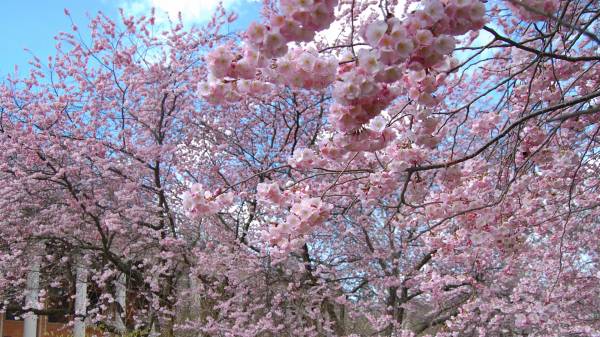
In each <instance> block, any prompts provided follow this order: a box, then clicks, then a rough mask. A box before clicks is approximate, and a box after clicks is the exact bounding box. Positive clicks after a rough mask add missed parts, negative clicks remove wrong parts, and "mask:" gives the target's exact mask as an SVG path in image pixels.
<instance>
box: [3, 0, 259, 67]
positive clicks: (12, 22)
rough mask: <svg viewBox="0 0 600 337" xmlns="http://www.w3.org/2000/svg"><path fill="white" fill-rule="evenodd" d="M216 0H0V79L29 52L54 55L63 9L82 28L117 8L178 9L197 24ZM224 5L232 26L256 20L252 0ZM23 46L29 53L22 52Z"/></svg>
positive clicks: (228, 0) (66, 26) (165, 12)
mask: <svg viewBox="0 0 600 337" xmlns="http://www.w3.org/2000/svg"><path fill="white" fill-rule="evenodd" d="M217 2H218V0H0V37H1V38H2V45H3V46H2V49H1V51H0V78H4V77H5V76H6V74H8V73H12V72H13V69H14V65H18V66H19V73H20V74H21V75H23V74H24V72H25V71H26V70H27V69H28V60H29V59H30V58H31V53H32V54H34V55H35V56H37V57H39V58H40V59H42V60H44V59H46V57H47V56H48V55H53V54H54V45H55V40H54V36H55V35H56V34H57V33H58V32H61V31H69V30H70V27H71V22H70V20H69V18H67V17H66V16H65V14H64V9H65V8H67V9H69V11H70V12H71V16H72V17H73V20H74V21H75V23H76V24H77V25H78V26H79V27H81V28H83V27H85V26H86V25H87V22H88V14H89V15H92V16H93V15H95V13H96V12H98V11H103V12H104V13H105V14H106V15H108V16H109V17H112V18H114V19H117V18H118V17H119V14H118V8H119V7H122V8H124V9H125V10H126V12H128V13H130V14H133V15H136V14H141V13H147V12H148V11H149V10H150V8H152V7H155V8H156V9H157V13H159V15H161V17H159V21H160V20H161V18H162V20H163V21H166V18H167V17H168V16H171V17H176V16H177V13H178V12H179V11H181V12H182V13H183V14H184V15H183V18H184V22H185V23H186V24H198V23H202V22H203V21H205V20H206V19H207V18H208V17H210V13H211V12H212V9H214V7H215V6H216V3H217ZM224 3H225V6H226V7H227V8H229V9H232V10H235V11H236V12H237V13H238V14H239V17H240V19H238V23H237V24H235V25H234V27H233V28H232V29H239V28H240V27H245V26H246V25H247V24H248V23H249V22H250V21H252V20H258V12H259V6H260V3H259V2H257V1H256V0H224ZM25 48H27V49H29V50H31V53H29V52H26V51H24V49H25Z"/></svg>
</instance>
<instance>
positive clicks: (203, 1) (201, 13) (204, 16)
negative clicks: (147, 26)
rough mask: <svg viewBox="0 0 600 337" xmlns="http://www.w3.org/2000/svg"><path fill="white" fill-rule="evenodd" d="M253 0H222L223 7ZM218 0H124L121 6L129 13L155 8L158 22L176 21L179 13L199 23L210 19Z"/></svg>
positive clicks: (188, 19)
mask: <svg viewBox="0 0 600 337" xmlns="http://www.w3.org/2000/svg"><path fill="white" fill-rule="evenodd" d="M252 1H254V0H250V1H248V0H223V4H224V6H225V8H228V9H231V8H232V7H234V6H237V5H240V4H243V3H247V2H252ZM218 4H219V0H125V1H123V2H122V3H121V7H123V9H124V10H125V12H126V13H128V14H131V15H140V14H147V13H149V12H150V10H151V9H152V8H155V9H156V18H157V21H159V22H165V21H167V20H168V19H171V20H173V21H177V18H178V15H179V13H181V16H182V18H183V21H184V22H185V23H200V22H204V21H207V20H209V19H210V17H211V15H212V14H213V12H214V10H215V8H217V5H218Z"/></svg>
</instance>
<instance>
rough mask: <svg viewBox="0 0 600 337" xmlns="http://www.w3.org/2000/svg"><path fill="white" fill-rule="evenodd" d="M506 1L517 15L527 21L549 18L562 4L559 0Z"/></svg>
mask: <svg viewBox="0 0 600 337" xmlns="http://www.w3.org/2000/svg"><path fill="white" fill-rule="evenodd" d="M506 3H507V5H508V7H509V8H510V9H511V10H512V11H513V13H515V15H516V16H517V17H519V18H521V19H522V20H526V21H542V20H547V19H548V18H549V17H550V16H551V15H552V14H553V13H554V12H556V11H557V10H558V7H559V6H560V3H559V1H557V0H527V1H524V0H516V1H507V2H506Z"/></svg>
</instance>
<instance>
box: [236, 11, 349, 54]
mask: <svg viewBox="0 0 600 337" xmlns="http://www.w3.org/2000/svg"><path fill="white" fill-rule="evenodd" d="M336 5H337V0H282V1H281V2H280V7H281V12H282V15H278V16H274V17H273V18H271V22H270V24H268V25H266V24H259V23H252V24H251V25H250V27H249V28H248V30H247V32H246V38H247V40H248V41H249V42H250V44H251V45H252V47H254V49H256V50H258V51H259V52H260V53H261V54H263V55H265V56H266V57H270V58H276V57H280V56H283V55H285V53H286V52H287V43H288V42H308V41H311V40H312V39H313V37H314V36H315V32H317V31H320V30H322V29H325V28H327V27H329V25H330V24H331V23H332V22H333V21H334V20H335V15H334V8H335V6H336Z"/></svg>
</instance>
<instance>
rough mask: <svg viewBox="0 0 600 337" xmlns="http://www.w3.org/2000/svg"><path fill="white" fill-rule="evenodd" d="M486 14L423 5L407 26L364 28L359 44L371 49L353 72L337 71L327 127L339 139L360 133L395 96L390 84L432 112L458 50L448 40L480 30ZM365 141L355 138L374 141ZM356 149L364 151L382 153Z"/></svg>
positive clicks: (468, 0) (454, 4) (474, 7)
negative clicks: (361, 43)
mask: <svg viewBox="0 0 600 337" xmlns="http://www.w3.org/2000/svg"><path fill="white" fill-rule="evenodd" d="M484 14H485V6H484V5H483V3H481V2H480V1H476V0H453V1H449V2H446V3H443V2H442V1H439V0H427V1H424V2H422V8H420V9H418V10H416V11H414V12H412V13H410V14H409V15H408V17H407V18H406V19H405V20H400V19H398V18H395V17H394V18H389V19H387V20H385V21H383V20H380V21H374V22H371V23H370V24H368V25H367V26H366V27H365V28H364V29H363V38H364V40H365V41H366V42H367V44H369V45H370V46H371V47H372V49H363V50H360V51H359V52H358V55H357V65H356V66H354V65H347V66H342V67H340V75H339V81H337V82H336V84H335V87H334V90H333V97H334V99H335V101H336V104H334V105H333V106H332V108H331V111H330V116H329V119H330V123H331V124H332V125H333V127H334V128H335V129H336V130H337V131H340V132H342V133H358V132H360V131H361V128H362V127H363V126H364V125H365V124H366V123H368V122H369V121H370V120H371V119H372V118H375V117H376V116H378V115H379V114H380V113H381V111H382V110H383V109H385V108H386V107H387V106H388V105H389V104H390V103H391V102H392V101H393V99H394V98H395V97H396V96H397V95H398V93H399V89H397V88H396V87H394V86H393V83H396V82H398V81H399V80H402V81H401V82H402V84H404V87H405V88H406V89H408V94H409V97H410V98H411V99H413V100H415V101H416V102H418V103H419V104H421V105H423V106H435V105H436V104H437V103H438V99H437V98H436V97H435V96H434V94H433V93H434V92H435V90H436V89H437V88H438V87H439V86H440V85H443V84H444V80H445V76H446V75H445V71H448V70H451V69H452V68H453V67H452V66H453V65H455V63H456V62H455V61H454V59H453V58H452V57H451V54H452V52H453V51H454V48H455V45H456V40H455V39H454V37H453V36H452V35H458V34H463V33H465V32H467V31H468V30H471V29H477V28H480V27H481V26H482V25H483V22H484V18H483V16H484ZM367 135H368V136H365V135H363V136H362V137H353V138H356V139H357V140H359V139H360V140H361V141H362V140H363V139H365V138H373V135H372V133H371V134H370V135H369V134H367ZM353 138H352V137H346V140H351V139H353ZM429 138H431V135H429ZM430 140H431V139H430ZM430 143H431V142H430ZM352 147H353V146H352V145H350V148H352ZM358 147H359V148H365V149H367V150H366V151H373V150H374V149H379V148H380V147H379V146H364V145H363V144H360V145H359V146H358ZM369 148H370V149H369Z"/></svg>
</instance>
